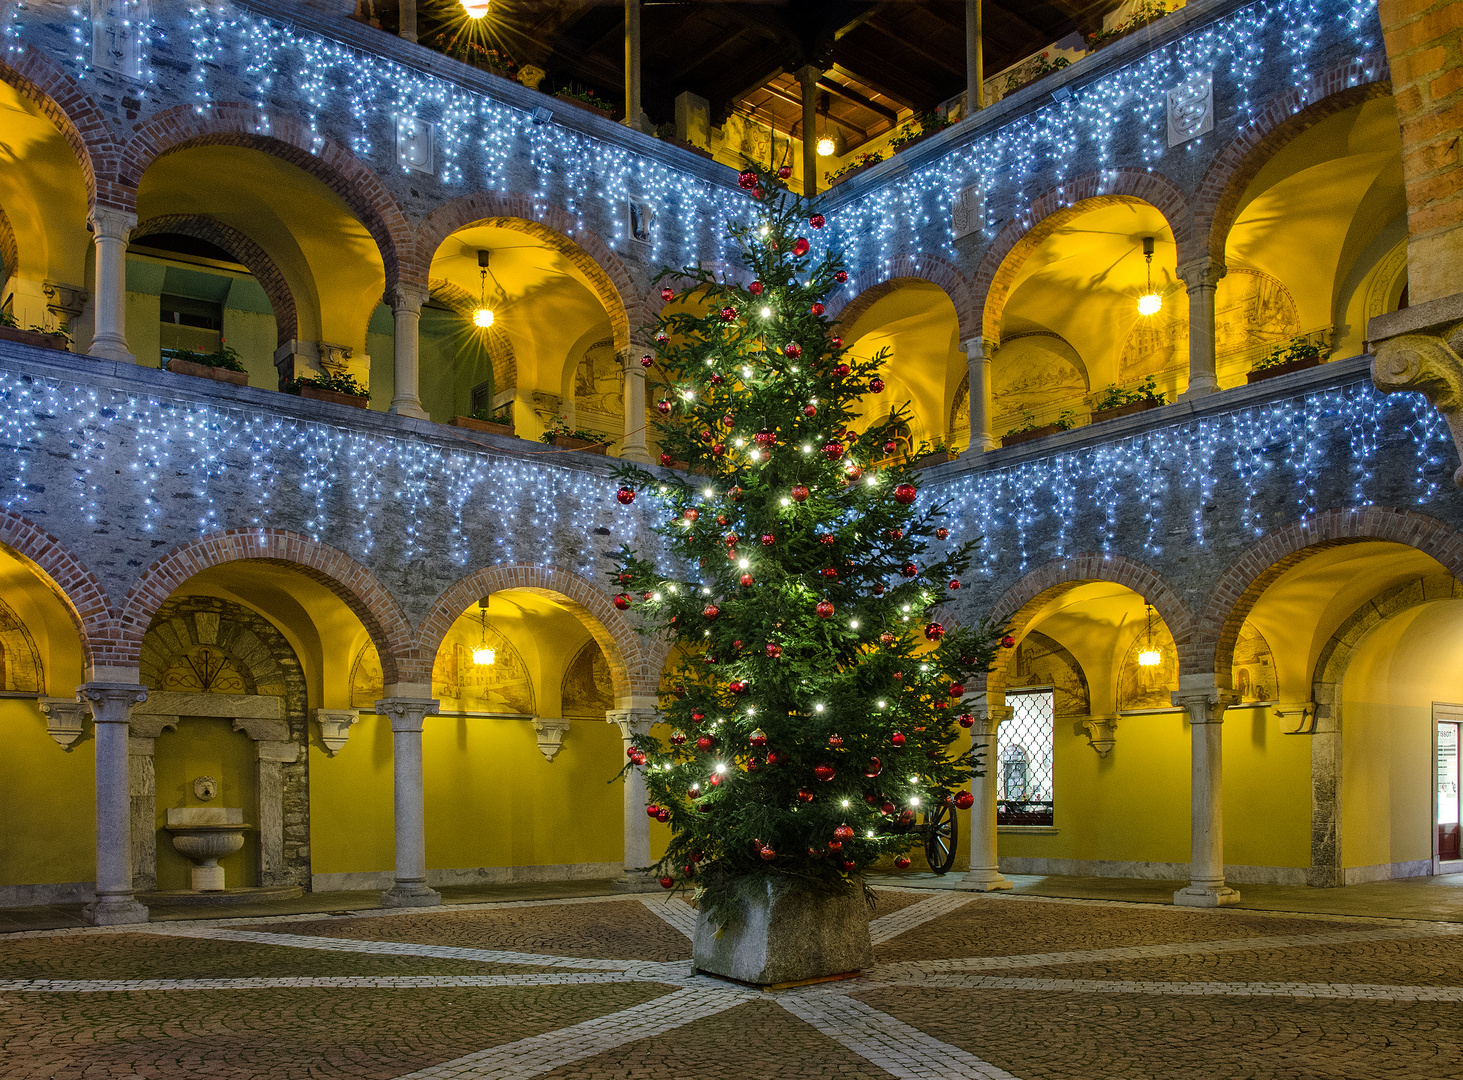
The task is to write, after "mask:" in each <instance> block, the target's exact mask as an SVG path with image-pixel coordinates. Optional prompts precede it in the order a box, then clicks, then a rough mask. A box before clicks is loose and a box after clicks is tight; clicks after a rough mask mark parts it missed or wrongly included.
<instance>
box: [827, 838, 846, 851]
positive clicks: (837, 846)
mask: <svg viewBox="0 0 1463 1080" xmlns="http://www.w3.org/2000/svg"><path fill="white" fill-rule="evenodd" d="M828 850H829V851H842V850H843V841H842V840H829V841H828Z"/></svg>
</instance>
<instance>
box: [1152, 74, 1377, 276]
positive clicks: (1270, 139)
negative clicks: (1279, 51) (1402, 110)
mask: <svg viewBox="0 0 1463 1080" xmlns="http://www.w3.org/2000/svg"><path fill="white" fill-rule="evenodd" d="M1386 71H1387V59H1386V57H1385V56H1384V55H1383V54H1382V53H1381V52H1373V53H1367V54H1365V55H1363V56H1360V57H1355V58H1353V59H1351V60H1347V61H1343V62H1342V63H1340V64H1336V65H1334V66H1332V67H1330V68H1328V69H1327V70H1325V71H1323V72H1322V73H1320V74H1319V75H1317V76H1315V77H1314V78H1312V79H1310V80H1309V81H1308V82H1306V83H1304V84H1303V85H1301V86H1293V87H1290V88H1289V89H1288V90H1286V91H1285V92H1284V93H1282V94H1279V95H1277V96H1275V97H1273V98H1271V99H1270V100H1269V101H1267V102H1266V103H1265V107H1264V108H1262V109H1260V110H1259V111H1258V112H1256V113H1255V115H1254V119H1253V120H1251V121H1250V122H1249V123H1248V124H1246V125H1245V126H1244V127H1243V128H1241V129H1240V131H1239V133H1238V134H1237V135H1235V137H1234V138H1233V139H1231V140H1230V142H1229V144H1228V145H1227V146H1225V147H1224V149H1223V150H1221V151H1220V152H1219V153H1218V154H1217V155H1215V157H1214V160H1213V161H1212V162H1211V163H1210V165H1209V169H1208V171H1207V172H1205V174H1204V179H1203V180H1202V181H1201V182H1200V184H1199V190H1198V192H1197V193H1196V194H1195V195H1194V233H1193V236H1194V245H1195V248H1196V250H1195V251H1194V253H1193V255H1194V256H1196V257H1198V256H1204V255H1207V256H1208V257H1209V258H1210V259H1212V260H1214V261H1215V262H1219V263H1223V262H1224V248H1225V245H1226V243H1227V242H1228V240H1229V232H1230V230H1231V229H1232V228H1233V227H1234V222H1235V218H1237V217H1238V216H1239V211H1240V199H1241V198H1242V197H1243V195H1244V193H1245V189H1246V188H1248V187H1249V186H1250V183H1251V182H1252V181H1253V180H1254V179H1255V177H1256V176H1257V175H1259V172H1260V170H1261V169H1262V168H1263V167H1264V166H1265V163H1266V162H1267V161H1269V160H1270V159H1271V158H1272V157H1274V156H1275V153H1276V152H1277V151H1278V150H1280V149H1281V147H1283V146H1284V145H1285V144H1286V143H1288V142H1290V141H1291V140H1292V139H1294V138H1295V137H1296V136H1297V135H1300V134H1301V133H1302V132H1304V131H1306V130H1307V129H1309V128H1311V127H1314V126H1315V125H1316V124H1318V123H1319V122H1320V121H1322V120H1324V119H1325V118H1326V117H1328V116H1332V115H1334V114H1336V113H1338V112H1342V111H1343V110H1345V109H1349V108H1351V107H1352V106H1354V105H1360V104H1361V103H1362V102H1364V101H1368V100H1370V99H1371V98H1375V97H1384V96H1386V95H1388V94H1390V93H1391V92H1392V84H1391V81H1390V80H1389V79H1388V78H1387V77H1386V74H1385V73H1386ZM1183 261H1184V260H1183V259H1182V258H1181V259H1180V264H1182V262H1183Z"/></svg>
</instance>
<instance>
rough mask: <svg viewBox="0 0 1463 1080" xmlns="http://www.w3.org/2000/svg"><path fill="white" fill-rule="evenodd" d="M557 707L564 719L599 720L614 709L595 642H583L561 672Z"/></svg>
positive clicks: (606, 668) (607, 674)
mask: <svg viewBox="0 0 1463 1080" xmlns="http://www.w3.org/2000/svg"><path fill="white" fill-rule="evenodd" d="M559 702H560V705H559V708H560V712H561V713H562V714H563V715H564V716H569V717H583V718H585V719H591V720H602V719H604V714H605V713H607V712H608V711H609V710H611V709H613V708H614V707H615V684H614V680H613V679H612V678H611V677H610V666H609V664H607V663H605V657H604V652H603V651H601V649H600V647H599V642H597V641H594V640H593V639H591V640H589V641H587V642H585V643H584V648H582V649H580V650H579V652H578V654H577V655H576V656H575V657H574V659H573V660H571V661H570V662H569V666H568V668H566V669H565V671H564V683H563V686H562V687H561V688H560V694H559Z"/></svg>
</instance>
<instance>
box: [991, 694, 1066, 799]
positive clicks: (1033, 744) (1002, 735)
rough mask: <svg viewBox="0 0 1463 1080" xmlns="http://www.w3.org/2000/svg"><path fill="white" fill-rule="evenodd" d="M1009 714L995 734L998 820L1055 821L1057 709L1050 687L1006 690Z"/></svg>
mask: <svg viewBox="0 0 1463 1080" xmlns="http://www.w3.org/2000/svg"><path fill="white" fill-rule="evenodd" d="M1006 704H1007V705H1009V706H1010V707H1011V718H1010V719H1009V720H1007V721H1005V722H1004V723H1002V724H1001V726H1000V728H999V729H997V734H996V761H997V762H998V768H999V769H1000V772H999V773H998V774H997V784H998V788H999V790H998V791H997V792H996V824H998V825H1051V824H1052V823H1053V816H1052V808H1053V803H1052V739H1053V735H1054V733H1055V726H1056V725H1055V710H1054V708H1053V701H1052V692H1051V691H1050V690H1036V691H1033V692H1029V693H1020V694H1009V693H1008V694H1007V695H1006Z"/></svg>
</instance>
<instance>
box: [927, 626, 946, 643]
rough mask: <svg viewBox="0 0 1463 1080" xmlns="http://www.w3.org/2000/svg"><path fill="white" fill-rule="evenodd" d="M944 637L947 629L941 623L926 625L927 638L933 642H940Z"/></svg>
mask: <svg viewBox="0 0 1463 1080" xmlns="http://www.w3.org/2000/svg"><path fill="white" fill-rule="evenodd" d="M944 636H945V628H944V627H943V626H941V625H940V624H939V623H937V622H932V623H928V624H926V625H925V637H927V638H929V639H930V640H931V641H939V640H940V639H941V638H942V637H944Z"/></svg>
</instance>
